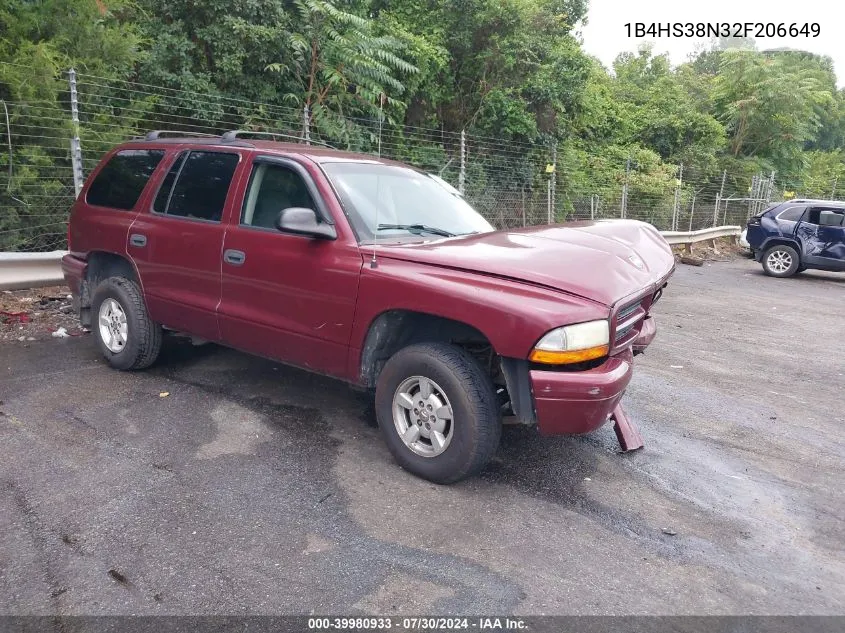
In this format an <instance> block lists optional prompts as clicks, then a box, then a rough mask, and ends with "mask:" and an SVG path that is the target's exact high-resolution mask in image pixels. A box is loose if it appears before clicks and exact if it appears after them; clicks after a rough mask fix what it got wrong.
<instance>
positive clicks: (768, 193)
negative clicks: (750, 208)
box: [761, 169, 775, 211]
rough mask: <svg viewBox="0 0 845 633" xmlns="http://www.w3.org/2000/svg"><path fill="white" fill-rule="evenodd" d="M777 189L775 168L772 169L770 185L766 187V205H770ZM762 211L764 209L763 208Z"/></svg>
mask: <svg viewBox="0 0 845 633" xmlns="http://www.w3.org/2000/svg"><path fill="white" fill-rule="evenodd" d="M774 189H775V170H774V169H773V170H772V173H771V175H770V176H769V186H768V187H766V206H769V203H770V202H771V201H772V193H773V192H774ZM761 211H762V209H761Z"/></svg>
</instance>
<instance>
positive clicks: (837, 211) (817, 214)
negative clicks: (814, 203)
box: [806, 207, 843, 226]
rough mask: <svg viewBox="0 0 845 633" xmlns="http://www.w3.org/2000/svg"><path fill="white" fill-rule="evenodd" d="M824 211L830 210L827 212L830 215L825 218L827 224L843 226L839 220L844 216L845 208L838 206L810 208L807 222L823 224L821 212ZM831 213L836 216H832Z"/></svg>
mask: <svg viewBox="0 0 845 633" xmlns="http://www.w3.org/2000/svg"><path fill="white" fill-rule="evenodd" d="M823 211H827V212H828V213H826V214H825V215H826V216H828V217H827V219H826V220H825V226H841V225H840V224H837V222H838V221H839V218H841V217H842V214H843V210H842V209H841V208H837V207H813V208H812V209H810V211H809V213H807V218H806V219H807V222H809V223H810V224H819V225H820V224H822V219H821V214H822V212H823ZM831 213H832V214H834V217H831ZM831 222H832V224H831Z"/></svg>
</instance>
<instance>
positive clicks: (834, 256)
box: [795, 207, 845, 270]
mask: <svg viewBox="0 0 845 633" xmlns="http://www.w3.org/2000/svg"><path fill="white" fill-rule="evenodd" d="M805 218H806V220H805V221H802V222H800V223H799V224H798V225H797V226H796V229H795V235H796V237H797V238H798V241H799V242H800V243H801V261H802V262H803V263H805V264H806V265H808V266H814V267H819V268H824V269H827V270H845V226H843V223H845V210H843V209H842V208H836V207H832V208H825V207H812V208H811V209H810V210H809V211H808V212H807V214H806V216H805Z"/></svg>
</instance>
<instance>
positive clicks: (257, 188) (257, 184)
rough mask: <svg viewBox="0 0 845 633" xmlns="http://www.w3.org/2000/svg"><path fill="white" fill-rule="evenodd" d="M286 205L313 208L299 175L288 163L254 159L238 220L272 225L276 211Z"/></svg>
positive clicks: (277, 213)
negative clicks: (270, 162)
mask: <svg viewBox="0 0 845 633" xmlns="http://www.w3.org/2000/svg"><path fill="white" fill-rule="evenodd" d="M289 207H306V208H308V209H314V208H315V207H314V200H313V199H312V198H311V194H310V193H309V192H308V188H307V187H306V185H305V183H304V182H303V180H302V178H301V177H300V176H299V174H297V173H296V172H294V171H293V170H291V169H288V168H287V167H282V166H279V165H271V164H268V163H256V164H255V166H254V167H253V168H252V174H251V175H250V177H249V187H248V189H247V194H246V197H245V198H244V206H243V209H242V210H241V224H245V225H247V226H256V227H261V228H267V229H269V228H274V227H275V226H276V218H278V217H279V212H280V211H281V210H282V209H287V208H289Z"/></svg>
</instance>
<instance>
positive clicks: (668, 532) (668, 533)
mask: <svg viewBox="0 0 845 633" xmlns="http://www.w3.org/2000/svg"><path fill="white" fill-rule="evenodd" d="M663 533H664V534H665V535H666V536H675V535H676V534H677V532H676V531H675V530H673V529H672V528H663Z"/></svg>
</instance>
